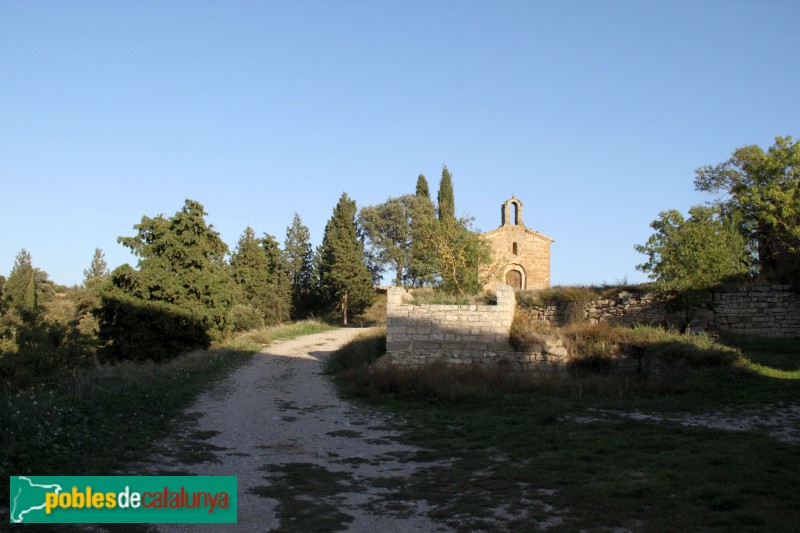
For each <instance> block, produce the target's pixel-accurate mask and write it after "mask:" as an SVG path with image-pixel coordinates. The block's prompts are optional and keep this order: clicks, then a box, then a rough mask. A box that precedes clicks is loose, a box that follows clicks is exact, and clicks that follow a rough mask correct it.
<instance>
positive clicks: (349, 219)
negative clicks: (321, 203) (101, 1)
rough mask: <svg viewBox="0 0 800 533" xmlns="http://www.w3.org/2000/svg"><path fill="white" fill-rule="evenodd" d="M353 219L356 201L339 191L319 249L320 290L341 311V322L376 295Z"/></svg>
mask: <svg viewBox="0 0 800 533" xmlns="http://www.w3.org/2000/svg"><path fill="white" fill-rule="evenodd" d="M355 218H356V203H355V201H354V200H351V199H350V198H349V197H348V196H347V194H346V193H342V196H341V198H340V199H339V203H338V204H336V207H335V208H334V210H333V215H332V216H331V218H330V220H328V223H327V224H326V225H325V234H324V236H323V238H322V245H321V246H320V248H319V281H320V289H321V292H322V295H323V297H324V298H325V300H326V301H327V303H328V304H329V305H330V306H331V307H332V308H335V309H336V310H338V311H339V312H341V316H342V323H343V324H344V325H347V319H348V315H350V314H355V313H358V312H359V311H362V310H363V309H365V308H366V307H367V306H369V305H370V304H371V303H372V302H373V300H374V298H375V293H374V291H373V289H372V276H370V272H369V268H368V267H367V264H366V262H365V261H364V246H363V244H362V243H361V241H360V240H359V238H358V231H357V228H356V221H355Z"/></svg>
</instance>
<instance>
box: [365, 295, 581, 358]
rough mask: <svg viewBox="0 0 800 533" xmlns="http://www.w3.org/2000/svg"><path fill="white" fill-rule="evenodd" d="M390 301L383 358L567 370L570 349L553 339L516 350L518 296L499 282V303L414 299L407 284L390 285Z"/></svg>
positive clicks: (388, 300)
mask: <svg viewBox="0 0 800 533" xmlns="http://www.w3.org/2000/svg"><path fill="white" fill-rule="evenodd" d="M387 294H388V297H387V306H386V314H387V320H386V355H385V356H384V357H383V358H382V359H381V361H380V363H381V364H391V365H395V366H400V367H418V366H424V365H428V364H432V363H442V364H449V365H469V364H478V365H482V366H497V365H499V366H501V367H504V368H508V369H509V370H514V371H522V372H558V371H560V370H563V366H564V365H563V364H562V363H563V362H564V360H565V359H566V356H567V350H566V349H565V348H564V347H563V346H562V345H561V341H558V340H553V341H550V342H547V343H544V344H537V345H532V346H531V347H529V349H528V350H524V351H516V350H514V348H513V347H512V346H511V344H510V342H509V333H510V331H511V322H512V321H513V320H514V312H515V310H516V298H515V297H514V291H513V289H512V288H511V287H510V286H508V285H498V286H497V305H413V304H412V303H411V301H412V297H411V295H410V294H408V292H406V290H405V289H403V288H399V287H392V288H390V289H389V291H388V293H387Z"/></svg>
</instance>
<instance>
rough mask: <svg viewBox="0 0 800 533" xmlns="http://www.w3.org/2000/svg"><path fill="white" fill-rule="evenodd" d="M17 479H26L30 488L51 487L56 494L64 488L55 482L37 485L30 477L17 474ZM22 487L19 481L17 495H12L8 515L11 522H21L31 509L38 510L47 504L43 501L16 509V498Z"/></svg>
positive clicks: (17, 498) (19, 494) (20, 493)
mask: <svg viewBox="0 0 800 533" xmlns="http://www.w3.org/2000/svg"><path fill="white" fill-rule="evenodd" d="M18 479H19V481H20V482H22V481H27V482H28V484H29V485H30V487H31V488H40V489H51V490H54V491H55V493H56V494H58V493H60V492H61V491H62V490H64V489H62V488H61V485H56V484H53V485H39V484H37V483H34V482H33V481H31V479H30V478H27V477H25V476H18ZM23 488H24V486H23V485H22V484H21V483H20V485H19V490H18V491H17V495H16V496H14V503H13V505H12V507H11V513H10V517H11V521H12V522H13V523H15V524H19V523H21V522H22V521H23V520H24V519H25V515H26V514H28V513H30V512H31V511H39V510H41V509H44V508H45V507H46V506H47V503H46V502H43V503H42V504H41V505H37V506H34V507H30V508H28V509H25V510H24V511H17V504H18V500H19V497H20V496H21V495H22V492H23Z"/></svg>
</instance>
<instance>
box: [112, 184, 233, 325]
mask: <svg viewBox="0 0 800 533" xmlns="http://www.w3.org/2000/svg"><path fill="white" fill-rule="evenodd" d="M206 215H207V213H206V212H205V209H204V208H203V206H202V205H201V204H200V203H199V202H196V201H194V200H188V199H187V200H186V202H185V203H184V206H183V208H182V209H181V210H180V211H178V212H177V213H175V215H174V216H173V217H171V218H165V217H164V216H163V215H158V216H157V217H155V218H150V217H146V216H145V217H142V221H141V222H140V223H139V224H136V225H135V226H134V229H136V230H137V231H138V233H137V234H136V235H135V236H133V237H119V238H118V239H117V241H118V242H119V243H120V244H122V245H124V246H126V247H128V248H130V249H131V251H132V252H133V253H134V254H135V255H137V256H138V257H139V273H138V283H139V285H138V287H137V290H138V292H139V294H140V297H141V298H143V299H144V300H149V301H156V302H166V303H169V304H174V305H177V306H178V307H181V308H183V309H185V310H187V311H190V312H191V313H193V314H194V315H195V316H197V317H198V318H200V319H201V320H202V321H203V322H204V323H205V324H206V325H207V327H209V328H210V331H211V333H214V334H216V333H219V332H222V331H223V330H225V328H226V327H227V319H228V311H229V310H230V307H231V305H232V302H233V287H232V284H231V281H232V280H231V277H230V274H229V272H228V269H227V264H226V262H225V254H227V253H228V246H227V245H226V244H225V243H224V242H223V241H222V239H221V238H220V236H219V233H217V231H215V230H214V226H212V225H210V224H207V223H206V220H205V217H206Z"/></svg>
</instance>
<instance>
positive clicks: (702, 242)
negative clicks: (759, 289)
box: [635, 206, 750, 294]
mask: <svg viewBox="0 0 800 533" xmlns="http://www.w3.org/2000/svg"><path fill="white" fill-rule="evenodd" d="M650 227H652V228H653V229H654V230H655V233H654V234H653V235H651V236H650V238H649V239H648V240H647V242H646V243H645V244H644V245H637V246H636V247H635V248H636V251H638V252H640V253H642V254H645V255H647V257H648V260H647V261H646V262H645V263H643V264H641V265H637V267H636V268H637V269H639V270H641V271H643V272H647V273H648V275H649V277H650V278H651V279H652V280H654V285H655V288H656V289H657V290H659V291H661V292H665V293H672V294H677V293H683V292H686V291H693V290H698V289H704V288H708V287H710V286H712V285H714V284H716V283H719V282H721V281H725V280H731V279H737V278H738V279H741V278H742V277H744V276H745V275H746V274H747V273H748V271H749V259H750V256H749V254H748V252H747V249H746V246H745V240H744V238H743V237H742V235H741V234H740V233H739V232H738V231H737V228H736V226H735V224H734V223H733V222H732V221H731V220H730V218H726V217H725V216H723V214H722V213H721V212H720V210H719V208H716V207H703V206H694V207H692V208H691V209H690V210H689V218H688V219H684V217H683V215H681V214H680V212H678V211H676V210H674V209H672V210H669V211H664V212H662V213H660V214H659V217H658V219H656V220H654V221H653V222H652V223H651V224H650Z"/></svg>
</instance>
